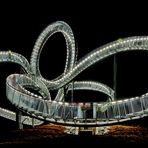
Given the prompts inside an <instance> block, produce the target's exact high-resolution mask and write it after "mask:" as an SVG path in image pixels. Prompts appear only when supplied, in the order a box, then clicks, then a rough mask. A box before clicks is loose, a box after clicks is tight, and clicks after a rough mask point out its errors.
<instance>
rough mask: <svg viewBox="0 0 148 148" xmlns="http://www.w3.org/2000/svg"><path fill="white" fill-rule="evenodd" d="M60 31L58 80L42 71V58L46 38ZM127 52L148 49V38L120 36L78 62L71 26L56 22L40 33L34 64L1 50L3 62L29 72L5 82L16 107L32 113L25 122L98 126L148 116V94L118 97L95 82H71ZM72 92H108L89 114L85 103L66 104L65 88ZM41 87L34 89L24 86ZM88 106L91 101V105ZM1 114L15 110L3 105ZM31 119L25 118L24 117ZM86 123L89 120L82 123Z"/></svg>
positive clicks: (109, 89)
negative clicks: (62, 55) (63, 51)
mask: <svg viewBox="0 0 148 148" xmlns="http://www.w3.org/2000/svg"><path fill="white" fill-rule="evenodd" d="M56 32H61V33H62V34H63V36H64V37H65V40H66V46H67V57H66V64H65V69H64V72H63V73H62V74H61V75H60V76H58V77H57V78H56V79H54V80H46V79H44V78H43V77H42V75H41V73H40V70H39V59H40V53H41V51H42V48H43V46H44V44H45V43H46V41H47V40H48V38H49V37H50V36H51V35H53V34H54V33H56ZM128 50H148V37H146V36H136V37H129V38H125V39H122V40H117V41H114V42H111V43H108V44H106V45H104V46H102V47H99V48H97V49H95V50H93V51H92V52H90V53H89V54H87V55H86V56H85V57H83V58H82V59H80V60H79V61H76V56H77V55H76V51H75V40H74V36H73V32H72V30H71V28H70V26H69V25H68V24H66V23H65V22H62V21H57V22H55V23H52V24H50V25H49V26H47V28H45V29H44V30H43V32H42V33H41V34H40V36H39V37H38V39H37V41H36V43H35V46H34V48H33V52H32V55H31V59H30V64H29V62H28V61H27V60H26V58H25V57H23V56H22V55H20V54H18V53H14V52H10V51H8V52H0V62H8V61H9V62H14V63H18V64H20V65H21V66H22V67H23V69H24V70H25V72H26V73H25V74H12V75H10V76H8V77H7V80H6V95H7V98H8V100H9V101H10V102H11V103H12V104H13V105H15V106H16V107H17V108H18V109H20V110H22V111H23V112H25V113H27V114H28V115H29V117H27V116H22V117H21V118H22V119H21V121H24V122H23V123H24V124H32V120H31V119H32V118H31V117H33V118H35V120H34V123H35V125H37V124H41V123H42V121H49V122H52V123H58V124H64V125H71V126H85V125H86V126H100V125H108V124H112V123H117V122H122V121H127V120H131V119H138V118H141V117H145V116H147V115H148V114H147V113H148V94H147V93H146V94H143V95H141V96H138V97H134V98H125V99H123V100H116V99H115V98H114V90H113V89H111V88H110V87H108V86H106V85H105V84H102V83H99V82H93V81H76V82H73V81H72V80H73V78H75V77H76V76H77V75H78V74H79V73H81V72H82V71H83V70H85V69H87V68H88V67H90V66H91V65H93V64H95V63H97V62H99V61H101V60H103V59H105V58H107V57H109V56H111V55H114V54H116V53H118V52H123V51H128ZM65 86H67V91H70V90H78V89H82V90H83V89H85V90H93V91H99V92H102V93H105V94H106V95H107V96H108V97H109V101H107V102H103V103H97V102H94V103H93V104H92V110H93V116H92V118H91V119H87V118H85V116H84V114H83V107H84V106H83V105H82V104H81V103H74V102H71V103H68V102H65V101H64V91H65V90H64V87H65ZM27 87H28V88H29V87H30V88H32V89H34V90H37V91H38V94H34V93H31V92H30V91H28V90H27V89H26V88H27ZM53 90H58V92H57V95H56V97H55V98H51V96H50V92H51V91H53ZM87 105H88V107H89V104H87ZM0 114H1V116H4V117H6V118H8V119H12V120H15V119H16V117H15V113H13V112H11V111H9V110H6V109H2V108H0ZM26 118H27V120H25V119H26ZM84 121H85V122H84Z"/></svg>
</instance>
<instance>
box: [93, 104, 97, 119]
mask: <svg viewBox="0 0 148 148" xmlns="http://www.w3.org/2000/svg"><path fill="white" fill-rule="evenodd" d="M96 107H97V103H95V102H94V103H93V118H94V119H96V118H97V112H96V111H97V109H96Z"/></svg>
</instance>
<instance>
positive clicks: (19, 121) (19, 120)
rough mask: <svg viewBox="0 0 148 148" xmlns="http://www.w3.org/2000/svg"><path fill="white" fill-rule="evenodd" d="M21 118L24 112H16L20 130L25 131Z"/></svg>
mask: <svg viewBox="0 0 148 148" xmlns="http://www.w3.org/2000/svg"><path fill="white" fill-rule="evenodd" d="M21 118H22V112H21V111H20V110H18V111H17V112H16V122H17V126H18V129H23V123H22V121H21Z"/></svg>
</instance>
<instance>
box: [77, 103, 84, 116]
mask: <svg viewBox="0 0 148 148" xmlns="http://www.w3.org/2000/svg"><path fill="white" fill-rule="evenodd" d="M82 115H83V112H82V109H81V106H80V105H78V114H77V117H78V118H82Z"/></svg>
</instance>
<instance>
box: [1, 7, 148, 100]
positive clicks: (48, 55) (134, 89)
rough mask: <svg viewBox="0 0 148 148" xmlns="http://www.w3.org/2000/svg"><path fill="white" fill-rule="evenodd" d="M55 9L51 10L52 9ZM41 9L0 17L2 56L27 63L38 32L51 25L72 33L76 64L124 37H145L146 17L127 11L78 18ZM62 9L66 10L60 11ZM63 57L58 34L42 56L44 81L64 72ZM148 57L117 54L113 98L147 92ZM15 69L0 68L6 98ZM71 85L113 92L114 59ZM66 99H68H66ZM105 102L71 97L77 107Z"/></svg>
mask: <svg viewBox="0 0 148 148" xmlns="http://www.w3.org/2000/svg"><path fill="white" fill-rule="evenodd" d="M53 7H54V6H53ZM50 8H51V6H49V8H45V9H43V8H42V9H43V10H40V9H38V8H36V9H35V8H32V7H29V8H28V7H25V8H22V7H18V8H16V9H15V11H13V9H9V10H10V11H9V13H4V11H2V10H1V11H2V12H1V13H0V50H9V49H10V50H12V51H14V52H18V53H20V54H22V55H24V56H25V57H26V58H27V59H28V60H29V61H30V55H31V52H32V49H33V46H34V43H35V41H36V39H37V37H38V36H39V34H40V33H41V31H42V30H43V29H44V28H45V27H46V26H47V25H49V24H50V23H52V22H54V21H57V20H61V21H65V22H67V23H68V24H69V25H70V26H71V28H72V30H73V33H74V36H75V40H76V45H77V48H78V60H79V59H80V58H82V57H83V56H84V55H85V54H87V53H89V52H90V51H92V50H93V49H95V48H97V47H99V46H102V45H104V44H106V43H108V42H111V41H114V40H116V39H119V38H124V37H128V36H136V35H137V36H138V35H148V29H147V26H148V23H147V21H146V18H145V17H144V16H143V14H145V12H144V13H142V12H141V13H140V14H139V13H138V12H137V11H136V8H135V11H130V13H128V12H127V11H126V9H125V8H122V9H120V8H117V9H114V10H113V8H110V9H107V8H106V7H105V6H104V9H100V8H101V6H99V7H98V9H93V8H92V10H93V11H91V10H89V9H85V11H84V10H82V11H80V12H79V13H78V15H77V14H76V11H77V9H75V12H74V11H72V10H71V11H69V10H67V12H66V11H63V10H62V8H61V9H60V10H59V9H58V8H56V7H55V10H53V9H52V10H51V9H50ZM63 9H64V8H63ZM65 57H66V47H65V40H64V38H63V36H62V35H61V34H60V33H57V34H55V35H53V36H52V37H51V38H50V39H49V40H48V42H47V43H46V45H45V47H44V49H43V51H42V53H41V56H40V70H41V74H42V75H43V76H44V77H45V78H47V79H53V78H56V77H57V76H58V75H59V74H61V73H62V72H63V70H64V64H65ZM147 65H148V52H146V51H140V52H139V51H137V52H135V51H134V52H124V53H120V54H117V98H124V97H131V96H136V95H141V94H143V93H146V92H147V91H148V78H147V76H148V72H147ZM19 72H20V67H19V66H18V65H15V64H10V63H7V64H1V65H0V83H1V85H0V89H1V90H3V91H2V92H1V93H2V95H1V96H3V97H5V79H6V77H7V76H8V75H9V74H11V73H19ZM75 80H94V81H99V82H102V83H104V84H107V85H108V86H110V87H111V88H113V57H109V58H107V59H105V60H103V61H101V62H99V63H97V64H96V65H93V66H91V67H90V68H88V69H87V70H85V71H83V72H82V73H81V74H80V75H78V76H77V77H76V78H75ZM69 95H70V94H69ZM105 97H106V96H104V95H102V94H100V93H98V92H91V91H77V92H74V100H75V101H90V100H91V101H96V100H97V101H98V100H103V99H104V98H105Z"/></svg>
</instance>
